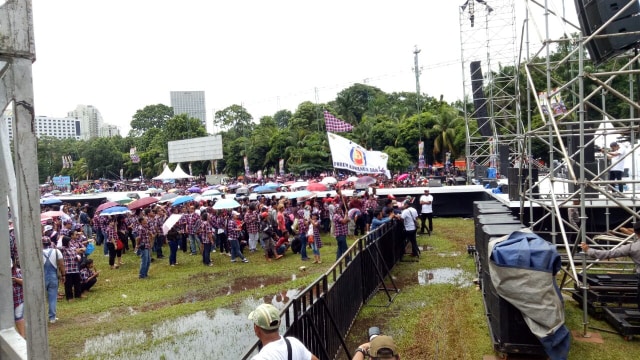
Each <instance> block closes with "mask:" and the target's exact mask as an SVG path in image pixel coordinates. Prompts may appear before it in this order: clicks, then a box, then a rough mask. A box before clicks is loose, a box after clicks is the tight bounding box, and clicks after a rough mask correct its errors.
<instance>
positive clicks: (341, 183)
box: [336, 180, 348, 187]
mask: <svg viewBox="0 0 640 360" xmlns="http://www.w3.org/2000/svg"><path fill="white" fill-rule="evenodd" d="M347 182H348V181H346V180H342V181H338V183H337V184H336V186H337V187H342V186H344V184H346V183H347Z"/></svg>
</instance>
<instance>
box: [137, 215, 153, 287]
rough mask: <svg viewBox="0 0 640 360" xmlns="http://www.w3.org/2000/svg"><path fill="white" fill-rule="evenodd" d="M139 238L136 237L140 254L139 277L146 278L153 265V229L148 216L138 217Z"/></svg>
mask: <svg viewBox="0 0 640 360" xmlns="http://www.w3.org/2000/svg"><path fill="white" fill-rule="evenodd" d="M138 223H139V224H140V225H138V238H137V239H136V244H137V246H136V250H137V252H138V254H139V255H140V273H139V274H138V277H139V278H140V279H145V278H147V277H148V276H149V266H150V265H151V229H150V228H149V223H148V222H147V218H146V217H144V216H141V217H139V218H138Z"/></svg>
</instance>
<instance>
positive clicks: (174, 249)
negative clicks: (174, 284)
mask: <svg viewBox="0 0 640 360" xmlns="http://www.w3.org/2000/svg"><path fill="white" fill-rule="evenodd" d="M177 253H178V240H177V239H176V240H173V241H172V240H169V265H173V264H175V263H176V260H177V259H176V254H177Z"/></svg>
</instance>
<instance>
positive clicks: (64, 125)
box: [2, 110, 80, 140]
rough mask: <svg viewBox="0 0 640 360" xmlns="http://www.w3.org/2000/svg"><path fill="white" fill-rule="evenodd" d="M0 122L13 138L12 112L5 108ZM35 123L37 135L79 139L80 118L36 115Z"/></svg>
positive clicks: (10, 137)
mask: <svg viewBox="0 0 640 360" xmlns="http://www.w3.org/2000/svg"><path fill="white" fill-rule="evenodd" d="M2 122H3V123H4V124H5V125H6V127H7V130H8V132H9V139H13V130H14V127H13V112H12V111H10V110H6V111H5V112H4V114H3V115H2ZM35 124H36V136H37V137H42V136H51V137H55V138H58V139H76V140H80V120H77V119H74V118H70V117H62V118H60V117H50V116H36V118H35Z"/></svg>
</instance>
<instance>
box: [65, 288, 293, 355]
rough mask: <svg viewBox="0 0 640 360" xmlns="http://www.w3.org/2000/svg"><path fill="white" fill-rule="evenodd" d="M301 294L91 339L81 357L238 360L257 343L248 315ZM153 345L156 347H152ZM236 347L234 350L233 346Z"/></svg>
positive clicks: (286, 294)
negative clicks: (150, 327)
mask: <svg viewBox="0 0 640 360" xmlns="http://www.w3.org/2000/svg"><path fill="white" fill-rule="evenodd" d="M298 293H299V290H297V289H291V290H283V291H282V292H280V293H278V294H275V295H271V296H265V297H264V298H261V299H253V298H251V299H246V300H244V301H243V302H242V304H240V306H239V307H238V310H237V311H234V310H230V309H216V310H215V311H212V312H207V311H199V312H197V313H195V314H192V315H188V316H184V317H180V318H177V319H174V320H170V321H164V322H162V323H159V324H157V325H154V326H153V330H151V331H150V332H144V331H120V332H118V333H114V334H106V335H103V336H99V337H94V338H91V339H88V340H87V341H86V342H85V345H84V349H83V351H82V353H81V354H78V355H77V357H80V358H86V357H91V358H94V359H118V360H120V359H133V360H147V359H165V360H172V359H176V360H177V359H189V360H199V359H237V358H240V356H241V355H242V354H243V353H244V351H245V350H246V349H247V348H248V347H249V346H251V345H253V343H254V342H255V341H256V337H255V334H254V333H253V326H252V324H251V321H249V320H248V319H247V316H248V314H249V313H250V312H251V311H252V310H253V309H255V308H256V307H257V306H258V305H260V304H262V303H264V302H267V303H272V304H273V305H274V306H275V307H276V308H278V309H283V308H284V307H285V306H286V304H287V303H289V301H291V299H293V298H294V297H295V296H296V295H297V294H298ZM149 344H152V345H149ZM230 345H232V346H230Z"/></svg>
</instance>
